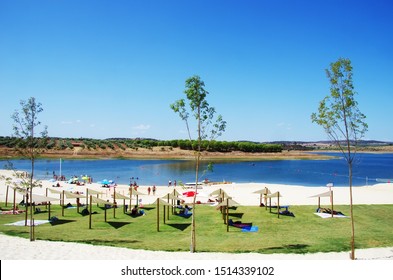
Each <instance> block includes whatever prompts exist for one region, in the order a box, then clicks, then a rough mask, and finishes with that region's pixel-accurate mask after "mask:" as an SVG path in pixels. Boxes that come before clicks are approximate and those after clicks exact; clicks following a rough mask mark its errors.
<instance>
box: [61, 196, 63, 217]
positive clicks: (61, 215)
mask: <svg viewBox="0 0 393 280" xmlns="http://www.w3.org/2000/svg"><path fill="white" fill-rule="evenodd" d="M61 216H62V217H64V190H63V193H62V196H61Z"/></svg>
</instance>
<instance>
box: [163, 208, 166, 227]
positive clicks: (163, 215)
mask: <svg viewBox="0 0 393 280" xmlns="http://www.w3.org/2000/svg"><path fill="white" fill-rule="evenodd" d="M163 206H164V207H163V208H164V215H163V218H164V224H165V216H166V206H165V205H163Z"/></svg>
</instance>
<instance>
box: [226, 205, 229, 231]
mask: <svg viewBox="0 0 393 280" xmlns="http://www.w3.org/2000/svg"><path fill="white" fill-rule="evenodd" d="M225 220H226V222H227V232H229V198H227V217H226V219H225Z"/></svg>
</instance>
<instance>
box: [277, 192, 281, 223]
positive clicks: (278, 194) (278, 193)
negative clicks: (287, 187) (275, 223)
mask: <svg viewBox="0 0 393 280" xmlns="http://www.w3.org/2000/svg"><path fill="white" fill-rule="evenodd" d="M277 216H278V218H280V192H277Z"/></svg>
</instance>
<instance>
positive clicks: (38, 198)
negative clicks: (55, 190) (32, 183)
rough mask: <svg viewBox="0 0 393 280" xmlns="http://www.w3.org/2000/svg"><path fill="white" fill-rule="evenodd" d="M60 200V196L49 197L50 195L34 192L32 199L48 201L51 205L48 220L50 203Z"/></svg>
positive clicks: (35, 201)
mask: <svg viewBox="0 0 393 280" xmlns="http://www.w3.org/2000/svg"><path fill="white" fill-rule="evenodd" d="M58 200H60V199H59V198H54V197H48V196H43V195H38V194H33V198H32V200H31V202H32V203H37V204H38V203H42V202H46V203H48V205H49V209H48V220H50V205H51V203H50V202H51V201H58Z"/></svg>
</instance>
